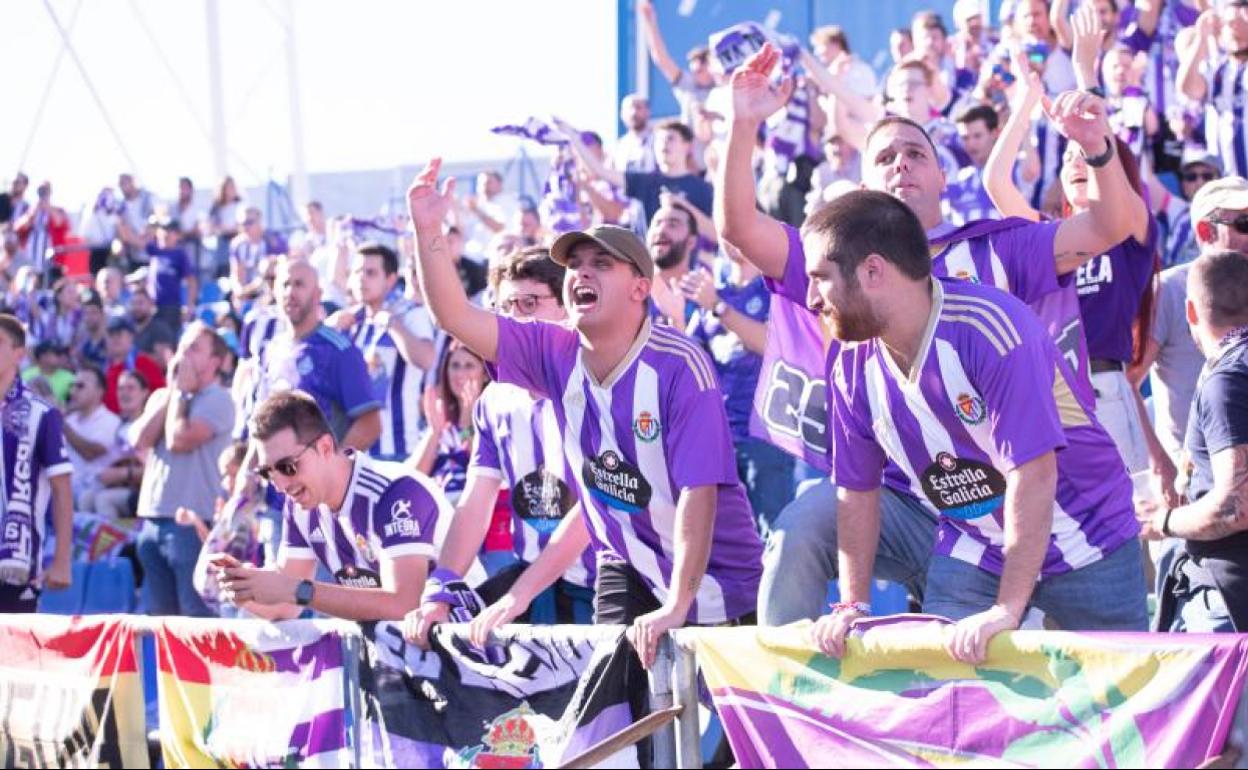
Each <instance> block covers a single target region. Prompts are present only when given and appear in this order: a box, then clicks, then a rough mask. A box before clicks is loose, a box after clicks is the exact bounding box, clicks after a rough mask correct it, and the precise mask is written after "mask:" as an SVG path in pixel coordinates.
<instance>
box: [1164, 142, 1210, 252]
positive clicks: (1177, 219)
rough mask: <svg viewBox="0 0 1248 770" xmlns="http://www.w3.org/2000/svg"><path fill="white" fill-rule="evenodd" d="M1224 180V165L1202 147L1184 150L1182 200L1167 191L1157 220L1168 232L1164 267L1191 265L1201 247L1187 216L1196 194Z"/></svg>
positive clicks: (1181, 184)
mask: <svg viewBox="0 0 1248 770" xmlns="http://www.w3.org/2000/svg"><path fill="white" fill-rule="evenodd" d="M1221 176H1222V162H1221V161H1219V160H1218V158H1217V156H1215V155H1214V154H1213V153H1211V152H1209V151H1208V150H1206V149H1205V148H1204V147H1201V146H1200V145H1189V146H1187V147H1186V148H1184V150H1183V160H1182V163H1181V165H1180V166H1179V184H1180V188H1181V190H1182V193H1183V197H1182V198H1177V197H1175V196H1173V195H1171V194H1170V192H1169V191H1168V190H1165V188H1164V187H1163V188H1161V192H1160V195H1159V196H1158V197H1160V198H1161V203H1160V205H1159V206H1158V211H1157V220H1158V222H1159V223H1161V225H1162V228H1163V230H1164V232H1165V238H1164V241H1163V244H1164V245H1163V247H1162V252H1161V264H1162V267H1174V266H1175V265H1181V264H1183V263H1184V262H1191V261H1192V260H1193V259H1196V255H1198V254H1199V253H1200V244H1199V243H1197V242H1196V232H1195V230H1194V229H1193V227H1192V220H1191V218H1190V217H1189V216H1188V212H1189V211H1190V206H1191V202H1192V200H1194V199H1195V198H1196V193H1198V192H1200V190H1201V188H1202V187H1204V186H1205V185H1206V184H1208V183H1210V182H1212V181H1213V180H1215V179H1219V178H1221ZM1154 200H1157V198H1154Z"/></svg>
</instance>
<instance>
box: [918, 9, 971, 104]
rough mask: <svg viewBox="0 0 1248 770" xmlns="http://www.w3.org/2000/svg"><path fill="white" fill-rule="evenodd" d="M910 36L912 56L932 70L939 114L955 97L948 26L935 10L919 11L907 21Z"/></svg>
mask: <svg viewBox="0 0 1248 770" xmlns="http://www.w3.org/2000/svg"><path fill="white" fill-rule="evenodd" d="M910 39H911V40H913V41H914V53H913V54H912V57H914V58H917V59H919V60H920V61H922V62H923V63H924V64H926V65H927V68H928V69H929V70H931V72H932V75H933V77H932V82H931V88H932V103H933V105H934V106H935V107H936V109H937V110H938V111H939V112H941V113H942V114H944V113H946V112H947V111H948V109H949V107H951V106H952V105H953V104H955V103H956V102H957V100H958V97H959V96H960V94H959V93H958V92H957V90H956V88H957V67H956V66H955V65H954V62H953V57H952V56H951V55H950V50H949V30H948V28H947V27H945V20H944V19H942V18H941V16H940V14H939V13H936V12H935V11H919V12H918V13H916V14H915V15H914V18H913V20H912V21H911V22H910Z"/></svg>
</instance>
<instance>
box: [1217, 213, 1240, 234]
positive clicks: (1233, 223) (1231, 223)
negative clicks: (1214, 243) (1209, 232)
mask: <svg viewBox="0 0 1248 770" xmlns="http://www.w3.org/2000/svg"><path fill="white" fill-rule="evenodd" d="M1209 221H1210V222H1212V223H1214V224H1215V225H1226V226H1227V227H1230V228H1233V229H1234V230H1235V232H1237V233H1239V234H1240V235H1248V214H1240V215H1239V216H1237V217H1235V218H1234V219H1227V218H1225V217H1209Z"/></svg>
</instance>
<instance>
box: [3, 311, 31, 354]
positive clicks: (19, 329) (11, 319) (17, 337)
mask: <svg viewBox="0 0 1248 770" xmlns="http://www.w3.org/2000/svg"><path fill="white" fill-rule="evenodd" d="M0 332H4V333H5V334H7V335H9V342H11V343H13V347H15V348H24V347H26V327H25V326H22V322H21V321H19V320H17V316H14V315H9V314H8V313H0Z"/></svg>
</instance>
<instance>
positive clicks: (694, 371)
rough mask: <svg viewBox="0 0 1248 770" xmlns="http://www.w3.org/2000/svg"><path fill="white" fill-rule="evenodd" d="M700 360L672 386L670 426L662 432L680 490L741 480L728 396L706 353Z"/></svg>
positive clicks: (680, 371)
mask: <svg viewBox="0 0 1248 770" xmlns="http://www.w3.org/2000/svg"><path fill="white" fill-rule="evenodd" d="M691 352H693V351H691ZM696 356H697V358H696V360H691V361H689V364H688V366H681V367H679V368H678V369H677V370H676V371H677V372H678V374H677V375H676V376H675V377H674V378H673V381H672V382H670V383H668V390H667V410H666V412H667V413H666V414H665V415H663V418H661V419H664V421H665V422H666V423H667V424H666V425H661V426H660V430H661V431H662V432H663V433H664V449H665V451H666V453H667V462H668V469H669V471H670V476H671V479H672V483H673V486H674V487H675V489H677V490H682V489H689V488H691V487H702V486H710V485H719V484H736V483H737V481H738V477H737V461H736V450H735V449H734V448H733V443H732V433H731V431H730V430H729V428H728V413H727V412H726V411H725V410H724V396H723V393H722V391H721V390H720V388H719V384H718V383H717V382H716V381H715V378H714V374H713V371H714V370H713V369H712V368H711V362H710V359H709V357H708V356H707V355H706V354H705V353H704V352H702V350H701V349H698V350H697V351H696Z"/></svg>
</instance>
